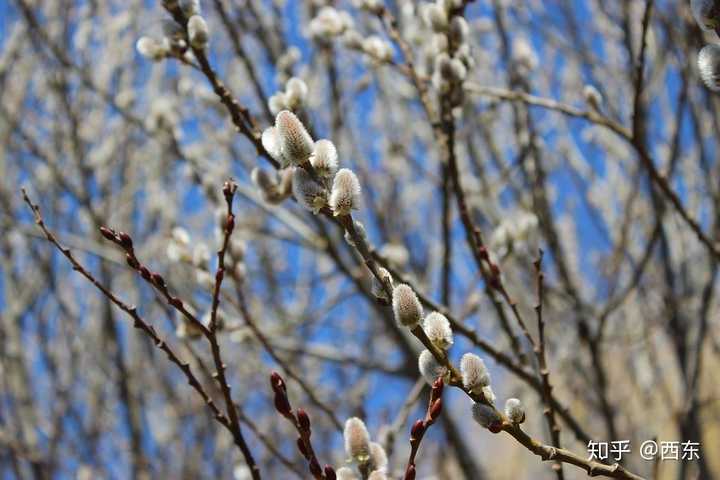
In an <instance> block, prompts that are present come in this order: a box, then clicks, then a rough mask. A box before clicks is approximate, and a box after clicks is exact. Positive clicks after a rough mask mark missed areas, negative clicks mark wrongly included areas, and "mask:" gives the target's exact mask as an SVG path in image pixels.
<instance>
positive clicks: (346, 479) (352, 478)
mask: <svg viewBox="0 0 720 480" xmlns="http://www.w3.org/2000/svg"><path fill="white" fill-rule="evenodd" d="M335 476H336V477H337V480H358V477H357V475H355V472H353V471H352V469H351V468H349V467H341V468H338V469H337V470H336V471H335Z"/></svg>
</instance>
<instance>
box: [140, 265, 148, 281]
mask: <svg viewBox="0 0 720 480" xmlns="http://www.w3.org/2000/svg"><path fill="white" fill-rule="evenodd" d="M140 276H141V277H142V278H144V279H145V280H150V270H148V269H147V267H146V266H145V265H141V266H140Z"/></svg>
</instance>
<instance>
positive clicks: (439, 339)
mask: <svg viewBox="0 0 720 480" xmlns="http://www.w3.org/2000/svg"><path fill="white" fill-rule="evenodd" d="M423 330H425V334H427V336H428V338H429V339H430V341H431V342H432V343H433V344H434V345H435V346H436V347H438V348H439V349H441V350H447V349H448V348H450V346H451V345H452V344H453V333H452V329H451V328H450V321H449V320H448V319H447V318H446V317H445V315H443V314H442V313H440V312H432V313H431V314H430V315H428V316H427V317H425V321H424V322H423Z"/></svg>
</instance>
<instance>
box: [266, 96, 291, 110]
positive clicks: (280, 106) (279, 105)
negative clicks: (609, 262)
mask: <svg viewBox="0 0 720 480" xmlns="http://www.w3.org/2000/svg"><path fill="white" fill-rule="evenodd" d="M268 108H269V109H270V112H271V113H272V114H273V115H277V114H278V113H280V112H282V111H283V110H286V109H287V108H288V105H287V102H286V101H285V93H283V92H278V93H276V94H274V95H272V96H270V98H269V99H268Z"/></svg>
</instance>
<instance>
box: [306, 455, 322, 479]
mask: <svg viewBox="0 0 720 480" xmlns="http://www.w3.org/2000/svg"><path fill="white" fill-rule="evenodd" d="M308 467H309V468H310V473H312V474H313V475H314V476H315V477H321V476H322V473H323V472H322V467H321V466H320V463H319V462H318V460H317V458H315V457H312V458H311V459H310V464H309V465H308Z"/></svg>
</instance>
